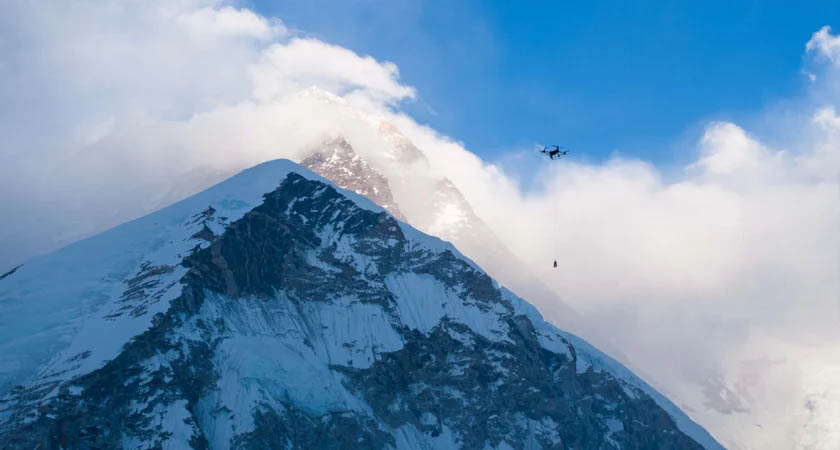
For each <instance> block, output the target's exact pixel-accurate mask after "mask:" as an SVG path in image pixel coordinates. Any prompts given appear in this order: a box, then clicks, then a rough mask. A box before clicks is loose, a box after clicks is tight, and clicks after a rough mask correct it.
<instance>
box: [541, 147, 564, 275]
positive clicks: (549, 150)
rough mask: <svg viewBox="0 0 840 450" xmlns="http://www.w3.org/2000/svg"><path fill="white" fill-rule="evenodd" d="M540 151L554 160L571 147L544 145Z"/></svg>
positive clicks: (555, 263)
mask: <svg viewBox="0 0 840 450" xmlns="http://www.w3.org/2000/svg"><path fill="white" fill-rule="evenodd" d="M540 153H544V154H546V155H548V159H550V160H552V161H553V160H555V159H560V158H562V157H563V156H566V155H567V154H568V153H569V149H567V148H565V147H560V146H559V145H551V146H543V148H542V150H540ZM557 209H558V211H556V212H555V215H557V214H559V209H560V207H559V205H558V206H557ZM555 223H558V222H557V220H556V217H555ZM554 248H555V252H556V251H557V235H555V237H554ZM554 268H555V269H556V268H557V260H556V259H555V260H554Z"/></svg>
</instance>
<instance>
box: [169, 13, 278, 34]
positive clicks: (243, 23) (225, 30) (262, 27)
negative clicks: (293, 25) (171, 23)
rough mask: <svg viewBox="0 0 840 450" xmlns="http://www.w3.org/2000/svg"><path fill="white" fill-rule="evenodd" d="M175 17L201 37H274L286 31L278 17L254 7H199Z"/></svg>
mask: <svg viewBox="0 0 840 450" xmlns="http://www.w3.org/2000/svg"><path fill="white" fill-rule="evenodd" d="M176 20H177V22H179V23H181V24H183V25H184V26H185V27H187V29H188V30H189V31H190V32H191V33H194V34H196V35H197V36H199V37H202V38H207V37H227V36H246V37H253V38H259V39H271V38H277V37H280V36H283V35H285V34H286V32H287V30H286V28H285V27H284V26H283V24H282V22H280V21H279V20H270V19H267V18H265V17H262V16H259V15H257V14H256V13H254V12H253V11H250V10H247V9H235V8H232V7H230V6H223V7H221V8H218V9H216V8H212V7H204V8H200V9H197V10H194V11H189V12H185V13H183V14H180V15H179V16H178V17H177V19H176Z"/></svg>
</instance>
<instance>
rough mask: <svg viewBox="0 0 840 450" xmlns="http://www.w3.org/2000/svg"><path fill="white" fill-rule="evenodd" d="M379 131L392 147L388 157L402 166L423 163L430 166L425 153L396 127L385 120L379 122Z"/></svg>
mask: <svg viewBox="0 0 840 450" xmlns="http://www.w3.org/2000/svg"><path fill="white" fill-rule="evenodd" d="M377 129H378V130H379V134H380V135H381V136H382V137H383V138H384V139H385V141H386V142H388V143H389V144H390V145H391V151H390V153H389V154H388V155H386V156H389V157H390V158H391V159H392V160H394V161H396V162H398V163H400V164H413V163H416V162H422V163H424V164H426V165H428V161H427V160H426V156H425V155H424V154H423V152H422V151H420V149H419V148H417V146H416V145H414V142H412V141H411V139H409V138H408V137H406V136H405V135H404V134H402V133H401V132H400V130H399V128H397V126H396V125H394V124H392V123H391V122H387V121H384V120H383V121H380V122H379V125H378V127H377Z"/></svg>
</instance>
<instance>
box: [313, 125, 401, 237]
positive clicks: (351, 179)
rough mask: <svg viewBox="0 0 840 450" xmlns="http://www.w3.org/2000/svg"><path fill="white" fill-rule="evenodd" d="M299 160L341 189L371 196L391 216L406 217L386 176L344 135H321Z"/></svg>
mask: <svg viewBox="0 0 840 450" xmlns="http://www.w3.org/2000/svg"><path fill="white" fill-rule="evenodd" d="M300 164H301V165H302V166H303V167H306V168H307V169H309V170H311V171H313V172H315V173H317V174H319V175H321V176H323V177H324V178H327V179H329V180H330V181H332V182H333V183H335V184H336V185H337V186H339V187H341V188H343V189H347V190H351V191H353V192H356V193H357V194H359V195H363V196H365V197H367V198H369V199H371V200H372V201H373V202H374V203H376V204H377V205H379V206H382V207H383V208H385V209H386V210H387V211H388V212H390V213H391V214H392V215H393V216H394V217H396V218H398V219H400V220H403V221H404V220H405V217H404V216H403V214H402V212H401V211H400V208H399V206H398V205H397V203H396V202H395V201H394V196H393V194H392V193H391V187H390V185H389V184H388V179H387V178H385V176H384V175H382V174H381V173H379V172H378V171H376V170H375V169H374V168H372V167H371V166H370V164H368V162H367V161H366V160H364V159H363V158H362V157H361V156H359V154H358V153H356V151H355V150H354V149H353V147H352V146H351V145H350V144H349V143H348V142H347V141H346V140H345V139H344V138H343V137H340V136H339V137H335V138H328V139H324V141H323V142H322V143H321V144H319V145H318V147H317V148H316V149H315V150H313V151H312V152H311V153H310V154H309V156H307V157H306V158H304V159H303V161H301V163H300Z"/></svg>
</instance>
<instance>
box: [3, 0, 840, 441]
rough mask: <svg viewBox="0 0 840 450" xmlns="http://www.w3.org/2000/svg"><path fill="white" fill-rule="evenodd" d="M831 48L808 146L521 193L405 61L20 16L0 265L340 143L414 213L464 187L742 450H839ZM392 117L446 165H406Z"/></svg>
mask: <svg viewBox="0 0 840 450" xmlns="http://www.w3.org/2000/svg"><path fill="white" fill-rule="evenodd" d="M837 42H838V38H837V37H836V36H834V35H832V34H831V33H830V31H829V29H828V28H823V29H822V30H820V31H818V32H817V33H815V34H814V37H813V38H812V39H811V41H809V43H808V44H807V50H808V51H809V52H811V53H813V54H815V55H819V56H820V58H821V59H822V60H823V61H824V62H825V61H833V62H834V64H828V65H827V66H828V67H823V68H822V69H823V71H822V72H820V76H819V77H817V78H815V80H814V82H813V83H811V89H813V90H814V91H815V92H819V93H820V95H819V96H815V102H816V103H809V104H808V105H807V107H806V108H804V109H803V110H798V111H792V112H790V113H791V114H795V115H796V116H797V117H802V118H804V119H803V120H801V121H800V122H801V123H802V124H803V125H802V129H800V130H796V132H797V133H798V136H801V139H797V140H795V142H793V144H791V143H788V144H785V145H781V144H778V143H776V142H771V141H768V140H767V139H764V138H763V137H762V136H760V135H757V134H755V133H754V132H752V131H751V130H747V129H744V128H743V127H741V126H739V125H737V124H734V123H728V122H715V123H711V124H709V126H708V127H707V128H706V130H705V132H704V134H703V136H702V137H701V138H700V139H699V141H698V144H697V148H696V149H691V150H692V151H696V155H697V158H696V160H695V161H693V162H692V163H690V164H687V165H686V167H685V168H684V170H682V171H678V172H676V173H670V172H668V173H665V172H663V171H662V170H660V169H659V168H657V167H655V166H654V165H651V164H650V163H647V162H644V161H638V160H632V159H613V160H610V161H607V162H605V163H603V164H587V163H581V162H578V161H579V160H578V159H577V158H569V159H565V160H562V161H560V162H558V163H557V164H550V165H546V166H544V167H543V168H542V169H540V170H537V171H536V172H535V173H534V174H533V176H534V178H535V179H536V180H537V183H536V184H537V188H536V189H535V190H533V191H523V190H522V189H521V188H520V183H518V180H517V179H515V178H514V177H513V176H511V175H510V171H509V170H508V169H509V168H508V167H505V166H502V165H494V164H491V163H488V162H486V161H482V160H481V159H480V158H479V157H478V156H476V155H474V154H472V153H470V152H469V151H467V149H465V148H464V147H463V146H462V145H461V144H459V143H458V142H455V141H453V140H452V139H450V138H448V137H446V136H442V135H441V134H439V133H438V132H436V131H435V130H434V129H431V128H429V127H426V126H422V125H420V124H418V123H416V122H415V121H414V120H412V119H411V118H410V117H408V116H406V115H404V114H402V113H400V111H399V109H398V108H399V102H400V101H401V100H404V99H412V98H414V97H415V92H414V89H413V88H411V87H410V86H406V85H404V84H403V83H401V82H400V80H399V72H398V70H397V67H396V66H395V65H394V64H392V63H388V62H382V61H377V60H376V59H374V58H373V57H371V56H363V55H358V54H356V53H354V52H352V51H350V50H348V49H345V48H342V47H339V46H336V45H331V44H328V43H324V42H322V41H319V40H316V39H310V38H297V37H294V36H290V35H289V32H288V31H286V30H285V28H284V27H283V25H282V23H281V22H279V21H278V20H275V19H268V18H265V17H262V16H259V15H258V14H256V13H254V12H252V11H249V10H247V9H244V8H237V5H235V4H229V3H226V2H225V3H219V2H216V1H200V0H176V1H162V0H161V1H149V2H136V3H134V2H121V3H105V4H99V3H94V2H81V1H79V2H63V1H43V2H26V1H23V0H9V1H8V2H5V3H4V4H3V6H0V94H2V98H4V104H3V105H2V106H0V179H2V180H4V188H3V190H2V191H0V210H2V211H3V212H4V217H13V218H14V219H13V220H4V221H2V223H0V248H3V249H4V250H5V253H4V255H3V258H4V259H2V260H0V265H10V264H12V263H13V262H15V261H17V260H18V259H20V258H22V257H24V256H26V255H31V254H33V253H34V252H38V251H43V250H46V249H49V248H53V247H54V246H55V245H58V244H60V243H64V242H66V241H67V240H69V239H75V238H77V237H79V236H80V235H83V234H86V233H92V232H95V231H98V230H101V229H103V228H104V227H107V226H110V225H113V224H115V223H118V222H120V221H123V220H126V219H128V218H131V217H133V216H137V215H141V214H143V213H145V212H147V211H148V210H150V209H153V208H156V207H159V206H160V205H161V204H164V203H166V202H168V201H173V200H176V199H178V198H180V197H182V196H184V195H185V194H188V193H191V192H195V191H197V190H199V189H201V188H202V187H205V186H207V185H209V184H211V183H213V182H215V181H218V180H219V179H220V178H222V177H224V176H225V175H226V174H229V173H232V172H235V171H237V170H239V169H242V168H244V167H247V166H249V165H253V164H256V163H259V162H261V161H264V160H267V159H272V158H277V157H290V158H298V157H300V156H301V154H302V153H301V152H302V151H303V149H304V148H305V147H306V146H307V145H310V144H311V143H312V142H314V141H316V140H318V139H319V138H320V137H321V136H322V135H323V134H324V133H331V134H343V135H345V136H346V137H347V138H348V140H350V141H351V143H353V144H354V146H355V147H356V148H357V149H359V150H360V151H361V152H363V153H365V154H366V155H365V156H367V157H369V158H371V160H372V161H373V162H374V163H375V164H377V165H378V166H379V167H381V168H382V169H383V170H385V171H390V172H389V174H390V175H391V176H398V175H400V176H403V177H405V180H407V181H405V182H399V181H396V182H395V183H396V184H397V186H395V187H394V190H395V194H396V195H397V196H398V200H399V201H400V202H401V204H402V206H404V207H403V210H404V211H405V212H406V213H407V214H408V215H409V216H410V215H411V214H412V213H413V214H422V211H419V210H417V208H419V207H418V206H417V205H415V204H414V203H413V202H412V201H411V200H412V195H415V193H416V192H418V191H422V190H423V189H422V187H423V186H424V185H423V183H426V182H428V175H429V171H432V172H433V174H434V175H445V176H447V177H449V178H450V179H451V180H453V182H454V183H455V184H456V185H457V186H458V188H459V189H460V190H461V191H463V192H464V194H465V195H466V197H467V198H468V200H469V201H470V202H471V203H472V204H473V205H474V206H475V208H476V210H477V212H478V213H479V215H481V216H482V218H484V219H485V220H486V221H487V222H488V224H489V225H490V226H491V227H492V228H493V230H494V231H495V232H496V233H497V234H498V235H499V236H500V238H501V239H502V240H503V241H504V242H505V243H506V244H507V245H508V246H509V247H510V248H511V249H512V250H513V251H514V252H515V253H516V254H517V255H518V256H519V257H520V258H521V259H522V260H523V261H526V263H527V264H529V265H530V267H529V268H528V269H529V270H532V271H533V272H535V273H536V274H537V275H538V276H540V277H541V278H543V279H545V280H549V283H551V285H552V287H553V288H554V289H556V290H557V292H560V293H561V294H562V295H563V297H565V299H566V300H567V301H568V302H570V303H572V304H573V305H574V306H575V307H576V308H578V309H579V310H580V311H582V312H584V313H586V315H587V317H588V320H590V321H592V322H593V323H594V324H595V326H596V327H598V328H600V329H602V330H604V335H601V336H593V339H594V340H595V341H596V343H598V342H605V341H606V340H607V339H611V340H613V341H614V342H617V343H618V344H619V345H618V346H619V347H620V348H621V349H622V350H623V351H624V353H625V355H627V357H628V359H629V361H630V363H631V364H632V366H633V368H634V369H637V370H640V372H641V374H643V375H645V376H646V377H647V378H648V379H649V380H651V381H652V382H654V383H655V384H656V385H657V386H659V387H661V388H663V389H664V390H665V391H666V392H667V393H669V394H671V395H672V396H673V397H674V398H675V399H676V400H677V401H678V402H680V403H683V404H686V405H688V406H689V407H690V408H692V409H693V412H691V411H689V412H690V413H691V414H693V415H694V416H695V417H696V418H698V419H700V420H701V422H702V423H703V424H704V425H706V426H707V427H709V429H710V430H711V431H712V432H713V433H715V434H716V435H718V436H719V437H721V438H722V439H724V440H725V442H727V443H729V444H732V443H734V442H737V441H740V442H745V443H748V444H749V445H751V446H752V447H753V448H779V447H782V448H788V447H790V448H796V445H800V447H801V448H807V445H812V446H813V447H823V448H831V447H832V446H833V445H834V444H835V441H834V440H832V439H837V436H836V433H834V434H832V433H831V432H830V430H831V429H832V427H833V426H834V425H835V422H832V418H834V417H840V411H838V410H837V405H838V404H840V402H839V401H838V399H840V383H839V382H838V381H837V380H838V378H837V377H836V376H833V374H836V373H837V371H838V367H840V361H838V360H837V358H836V355H837V354H840V335H838V329H837V327H836V324H837V323H838V322H840V317H838V315H840V306H838V303H837V302H838V300H837V299H838V296H840V286H838V284H840V280H838V273H840V260H838V257H837V255H838V249H840V241H839V240H840V236H838V233H837V229H838V227H840V208H838V207H837V205H838V202H840V186H838V185H840V181H838V180H840V150H839V149H840V118H839V117H838V115H837V112H836V111H837V109H836V108H837V103H838V99H837V98H836V96H834V95H836V93H837V91H836V90H834V91H832V90H830V89H829V90H824V89H822V87H824V84H826V83H832V82H833V81H832V80H836V79H837V73H836V72H837V65H836V63H837V61H838V53H837V52H838V50H837V49H838V44H837ZM824 75H826V76H824ZM313 85H314V86H317V87H318V88H317V89H310V86H313ZM301 90H303V92H300V91H301ZM381 119H386V120H387V121H388V122H391V123H394V124H396V126H397V127H398V128H399V130H401V131H402V132H403V133H404V134H405V135H407V136H408V137H409V138H411V140H412V141H413V142H414V143H415V144H416V145H417V146H418V147H420V148H421V149H422V150H423V152H424V153H425V154H426V155H427V157H428V166H425V165H422V164H418V165H415V166H411V168H410V169H408V170H404V171H398V170H397V169H395V168H394V167H393V166H389V164H390V163H389V160H388V159H387V158H385V157H384V156H383V154H384V153H385V152H387V151H388V150H389V149H392V143H389V142H388V141H386V140H383V139H382V137H381V135H380V134H379V132H378V131H377V129H376V125H377V124H378V122H379V120H381ZM800 122H796V123H800ZM412 208H414V209H412ZM511 211H516V214H515V215H513V214H511ZM554 259H557V260H558V263H559V264H560V268H559V269H560V270H554V269H552V268H551V265H550V262H551V261H553V260H554ZM0 270H2V268H1V267H0ZM543 306H546V305H543ZM720 393H724V394H725V397H726V398H722V397H720V395H718V397H717V398H718V399H717V400H714V399H713V398H712V399H710V395H712V396H713V395H714V394H720ZM808 402H810V403H808ZM808 405H811V406H808ZM739 411H746V412H739ZM757 423H759V424H761V425H762V427H763V428H759V427H756V424H757ZM835 429H836V427H835ZM826 430H829V431H826ZM733 446H734V445H733ZM834 446H836V445H834Z"/></svg>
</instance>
